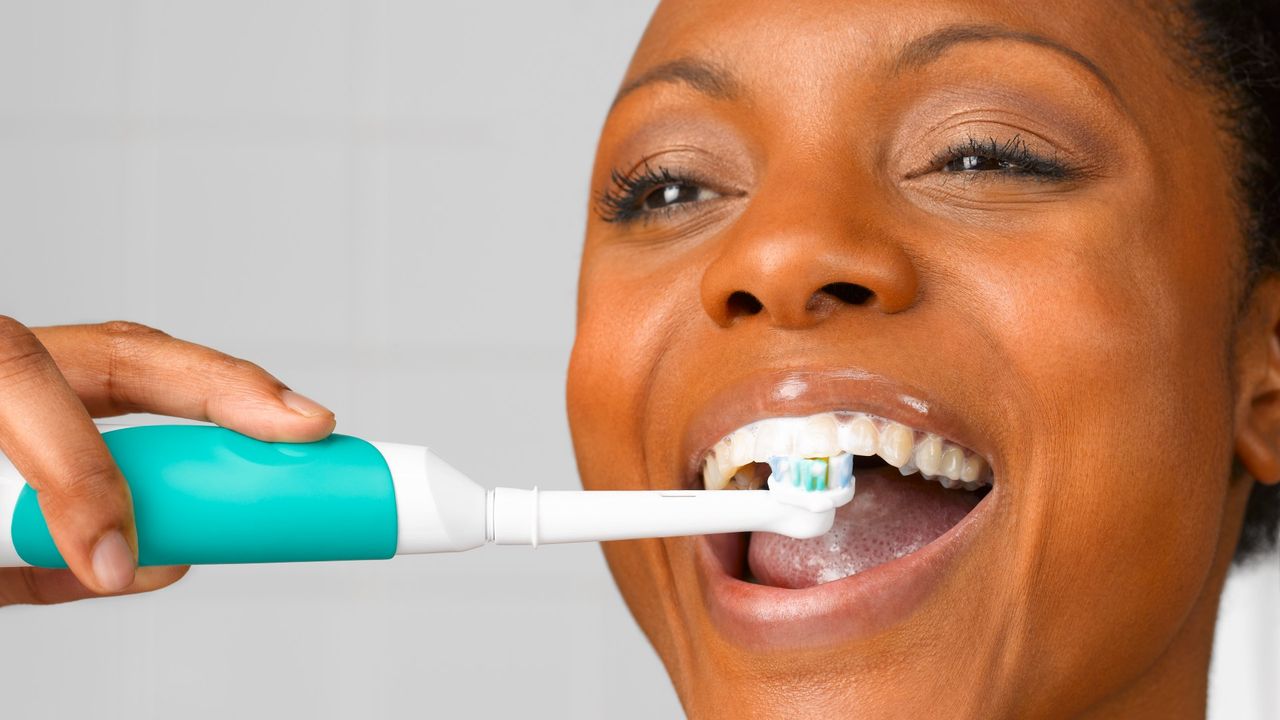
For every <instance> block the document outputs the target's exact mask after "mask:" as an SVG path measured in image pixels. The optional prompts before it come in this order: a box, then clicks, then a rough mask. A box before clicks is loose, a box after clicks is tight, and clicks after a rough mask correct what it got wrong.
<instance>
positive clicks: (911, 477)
mask: <svg viewBox="0 0 1280 720" xmlns="http://www.w3.org/2000/svg"><path fill="white" fill-rule="evenodd" d="M840 453H847V454H849V455H852V456H853V457H854V462H853V474H854V478H855V484H856V492H855V494H854V497H853V500H851V501H850V502H849V503H848V504H847V505H845V506H843V507H841V508H840V509H839V510H837V512H836V517H835V523H834V524H833V526H832V528H831V530H830V531H828V532H827V533H826V534H825V535H822V536H819V537H816V538H811V539H807V540H797V539H793V538H789V537H785V536H782V535H775V534H772V533H744V534H742V536H734V537H732V538H724V539H723V542H718V543H717V548H716V555H717V556H718V557H719V558H720V560H721V562H722V563H723V564H724V565H725V570H726V571H727V572H728V573H729V574H730V575H731V576H733V577H735V578H737V579H740V580H745V581H747V582H751V583H756V584H761V585H768V586H773V587H779V588H791V589H798V588H809V587H813V586H816V585H821V584H823V583H829V582H833V581H836V580H841V579H844V578H847V577H850V576H853V575H857V574H858V573H861V572H865V571H867V570H870V569H872V568H874V567H877V566H879V565H883V564H885V563H888V562H891V561H893V560H896V559H899V558H902V557H905V556H907V555H910V554H912V553H914V552H916V551H918V550H920V549H921V548H924V547H925V546H927V545H928V544H929V543H931V542H933V541H934V540H936V539H938V538H939V537H941V536H942V535H944V534H945V533H946V532H947V531H948V530H950V529H951V528H953V527H955V526H956V525H957V524H959V523H960V521H961V520H963V519H964V518H965V517H966V516H967V515H968V514H969V513H971V512H973V510H974V509H975V508H976V507H977V506H978V504H979V503H980V502H981V501H982V499H983V498H984V497H986V496H987V494H988V493H989V492H990V491H991V488H992V486H993V484H994V475H993V473H992V471H991V465H990V463H989V462H988V461H987V460H986V459H985V458H983V457H982V456H980V455H978V454H977V453H975V452H973V451H971V450H969V449H968V448H965V447H964V446H962V445H960V444H959V443H956V442H953V441H951V440H949V439H947V438H945V437H942V436H940V435H937V434H934V433H931V432H925V431H922V430H918V429H915V428H912V427H909V426H907V425H904V424H901V423H898V422H894V421H890V420H886V419H884V418H881V417H878V416H876V415H873V414H869V413H864V412H856V411H844V410H840V411H832V412H823V413H818V414H815V415H809V416H806V417H780V418H767V419H762V420H757V421H755V422H752V423H750V424H748V425H746V426H743V427H741V428H738V429H737V430H734V431H733V432H731V433H729V434H727V435H725V436H724V437H722V438H721V439H720V440H719V441H718V442H716V443H715V444H714V445H713V446H712V447H711V448H709V449H707V450H706V451H705V452H704V454H703V455H702V463H701V468H702V471H701V478H700V480H693V481H692V482H691V484H693V485H695V486H697V485H699V484H700V485H701V486H703V487H705V488H706V489H708V490H753V491H762V490H759V488H762V487H764V485H765V481H766V480H767V479H768V476H769V466H768V465H767V464H765V461H766V460H767V459H768V458H771V457H775V456H796V457H808V458H824V457H833V456H836V455H838V454H840Z"/></svg>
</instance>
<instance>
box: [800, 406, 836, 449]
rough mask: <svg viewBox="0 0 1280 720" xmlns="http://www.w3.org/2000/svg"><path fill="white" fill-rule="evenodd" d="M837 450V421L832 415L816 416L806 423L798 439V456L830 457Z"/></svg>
mask: <svg viewBox="0 0 1280 720" xmlns="http://www.w3.org/2000/svg"><path fill="white" fill-rule="evenodd" d="M835 449H836V420H835V418H833V417H831V416H830V415H814V416H812V417H810V418H807V419H806V420H805V421H804V425H803V426H802V427H801V429H800V434H799V435H798V436H797V437H796V454H797V455H800V456H802V457H830V456H832V455H834V454H835Z"/></svg>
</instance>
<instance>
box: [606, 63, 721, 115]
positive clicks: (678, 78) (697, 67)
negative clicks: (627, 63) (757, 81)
mask: <svg viewBox="0 0 1280 720" xmlns="http://www.w3.org/2000/svg"><path fill="white" fill-rule="evenodd" d="M657 83H683V84H685V85H688V86H689V87H691V88H693V89H694V90H697V91H698V92H700V93H702V94H703V95H706V96H708V97H711V98H715V99H716V100H733V99H735V98H737V97H738V96H739V95H741V93H742V91H741V87H740V85H739V83H738V81H737V80H735V79H734V78H733V76H732V75H731V74H730V73H729V71H727V70H725V69H724V68H721V67H720V66H718V65H716V64H715V63H712V62H710V61H708V60H701V59H699V58H691V57H687V58H679V59H677V60H671V61H669V62H664V63H662V64H661V65H657V66H655V67H652V68H650V69H648V70H646V71H645V72H644V73H643V74H641V75H640V77H638V78H636V79H635V80H632V81H631V82H629V83H627V84H626V85H623V86H622V89H621V90H619V91H618V94H617V95H616V96H614V98H613V103H612V104H611V105H610V106H609V109H610V110H612V109H613V107H614V105H617V104H618V103H619V102H621V101H622V98H624V97H626V96H627V95H630V94H631V93H633V92H635V91H636V90H639V89H640V88H642V87H644V86H646V85H654V84H657Z"/></svg>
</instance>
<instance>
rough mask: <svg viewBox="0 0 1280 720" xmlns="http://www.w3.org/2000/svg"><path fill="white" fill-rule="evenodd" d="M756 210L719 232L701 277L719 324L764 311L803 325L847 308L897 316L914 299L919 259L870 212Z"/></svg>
mask: <svg viewBox="0 0 1280 720" xmlns="http://www.w3.org/2000/svg"><path fill="white" fill-rule="evenodd" d="M752 210H754V208H753V209H752ZM752 210H748V211H747V213H746V214H744V215H743V216H742V217H741V218H739V221H738V223H736V224H735V226H734V227H733V228H732V229H730V230H728V231H727V233H726V235H724V236H722V237H721V244H720V246H719V249H720V252H719V254H718V255H717V256H716V257H715V258H714V260H712V262H711V264H710V265H709V266H708V268H707V270H706V272H705V274H704V275H703V278H702V288H701V291H702V305H703V307H704V308H705V310H706V312H707V314H708V315H709V316H710V317H711V319H712V320H714V321H715V322H716V324H718V325H720V326H721V327H729V326H730V325H733V324H734V323H736V322H738V321H740V320H743V319H744V318H748V317H753V316H760V317H762V318H765V319H767V321H768V322H770V323H771V324H772V325H775V326H777V327H784V328H803V327H807V326H811V325H814V324H817V323H819V322H822V321H823V320H824V319H825V318H827V317H829V316H831V315H832V314H833V313H835V312H838V311H840V310H842V309H851V308H864V309H867V310H870V311H874V312H880V313H885V314H891V313H896V312H901V311H902V310H905V309H907V308H909V307H911V305H912V304H914V303H915V300H916V296H917V292H918V286H919V281H918V278H917V272H916V268H915V265H914V263H913V262H912V261H911V258H910V257H909V256H908V255H907V253H906V252H905V251H904V249H903V248H902V246H901V245H900V244H899V243H896V242H894V241H893V240H892V239H891V238H889V237H888V236H887V235H886V234H885V233H880V232H876V231H875V230H874V229H873V227H872V226H871V223H868V222H867V221H866V219H865V218H863V220H862V221H860V222H851V221H850V220H849V219H848V218H841V217H839V216H838V215H837V214H836V213H821V212H807V213H806V212H795V211H794V209H793V211H791V212H786V213H785V215H784V214H781V213H779V214H776V215H775V217H774V218H773V219H769V218H762V217H759V216H758V215H757V216H756V217H751V215H752Z"/></svg>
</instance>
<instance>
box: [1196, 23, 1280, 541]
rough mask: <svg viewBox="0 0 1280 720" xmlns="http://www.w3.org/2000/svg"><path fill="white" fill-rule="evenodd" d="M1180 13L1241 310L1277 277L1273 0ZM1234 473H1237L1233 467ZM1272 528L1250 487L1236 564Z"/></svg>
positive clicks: (1259, 494) (1266, 496)
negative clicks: (1229, 192) (1226, 174)
mask: <svg viewBox="0 0 1280 720" xmlns="http://www.w3.org/2000/svg"><path fill="white" fill-rule="evenodd" d="M1180 9H1181V13H1180V17H1179V18H1177V20H1179V21H1180V22H1178V23H1176V25H1177V26H1178V27H1179V28H1180V29H1178V30H1176V31H1175V34H1176V36H1177V38H1178V40H1179V43H1180V44H1181V45H1182V46H1183V47H1184V49H1185V50H1186V51H1188V53H1189V58H1190V60H1191V65H1192V67H1193V69H1194V71H1195V73H1196V76H1197V78H1198V79H1200V80H1202V81H1204V82H1205V83H1206V84H1207V85H1208V87H1209V88H1211V89H1212V90H1213V91H1214V92H1215V94H1216V95H1217V97H1218V100H1219V101H1220V102H1219V107H1220V110H1221V117H1222V119H1223V120H1224V121H1225V127H1226V128H1227V129H1228V130H1230V132H1231V135H1232V136H1233V138H1234V140H1235V143H1234V144H1235V146H1236V153H1237V156H1238V157H1237V159H1238V163H1239V164H1238V167H1239V174H1238V176H1237V178H1236V191H1237V193H1238V196H1239V200H1240V205H1241V210H1242V214H1241V220H1242V223H1241V225H1242V227H1243V228H1244V242H1245V248H1246V265H1245V267H1244V273H1243V274H1244V282H1243V288H1244V290H1243V292H1242V293H1241V297H1242V302H1241V307H1242V308H1243V307H1244V305H1245V303H1244V302H1243V300H1247V298H1248V297H1249V295H1250V294H1251V291H1252V290H1253V288H1254V287H1255V286H1256V283H1257V281H1258V280H1259V279H1260V278H1263V277H1266V276H1268V275H1271V274H1272V273H1276V272H1280V137H1277V135H1278V134H1280V0H1184V1H1183V3H1182V5H1181V8H1180ZM1235 470H1236V473H1237V474H1238V475H1243V474H1244V470H1243V468H1241V467H1240V463H1238V462H1237V463H1236V464H1235ZM1278 527H1280V485H1263V484H1261V483H1255V484H1254V486H1253V490H1252V492H1251V494H1250V495H1249V503H1248V507H1247V508H1246V509H1245V516H1244V527H1243V528H1242V530H1241V532H1240V543H1239V545H1238V546H1237V547H1236V556H1235V560H1236V562H1237V563H1241V562H1243V561H1245V560H1247V559H1249V558H1251V557H1253V556H1255V555H1257V554H1260V553H1262V552H1265V551H1267V550H1272V549H1275V547H1276V543H1277V528H1278Z"/></svg>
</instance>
